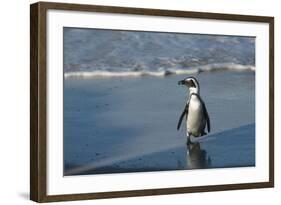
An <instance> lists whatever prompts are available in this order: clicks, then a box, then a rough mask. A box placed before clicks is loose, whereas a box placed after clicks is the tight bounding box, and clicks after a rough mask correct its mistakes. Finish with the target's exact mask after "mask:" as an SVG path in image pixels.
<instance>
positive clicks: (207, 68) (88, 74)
mask: <svg viewBox="0 0 281 205" xmlns="http://www.w3.org/2000/svg"><path fill="white" fill-rule="evenodd" d="M218 71H237V72H243V71H252V72H255V66H252V65H241V64H234V63H222V64H210V65H203V66H197V67H193V68H190V69H183V68H171V69H166V70H161V69H160V70H158V71H149V70H128V71H117V72H116V71H108V70H92V71H76V72H71V71H70V72H65V73H64V77H65V78H71V77H82V78H111V77H143V76H154V77H166V76H170V75H184V74H186V75H191V74H199V73H203V72H218Z"/></svg>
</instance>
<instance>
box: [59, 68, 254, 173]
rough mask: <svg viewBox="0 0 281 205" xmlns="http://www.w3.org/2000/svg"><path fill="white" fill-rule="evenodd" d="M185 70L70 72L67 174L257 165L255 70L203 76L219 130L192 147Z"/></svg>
mask: <svg viewBox="0 0 281 205" xmlns="http://www.w3.org/2000/svg"><path fill="white" fill-rule="evenodd" d="M185 77H186V76H185V75H172V76H168V77H164V78H158V77H149V76H147V77H137V78H66V79H65V81H64V175H80V174H104V173H123V172H137V171H162V170H183V169H197V168H222V167H238V166H239V167H241V166H254V165H255V124H254V123H255V106H254V105H255V93H254V92H255V74H254V72H210V73H201V74H199V76H197V78H198V79H199V82H200V86H201V96H202V98H203V99H204V101H205V103H206V106H207V109H208V112H209V115H210V118H211V126H212V129H211V133H210V134H209V135H208V137H207V138H206V139H204V140H203V141H202V142H201V143H200V144H194V145H193V146H192V147H187V146H186V144H185V143H186V137H185V126H184V123H183V124H182V127H181V130H180V131H177V130H176V125H177V122H178V118H179V116H180V114H181V112H182V109H183V108H184V105H185V101H186V98H187V89H186V88H184V87H181V86H178V85H177V82H178V80H182V79H183V78H185Z"/></svg>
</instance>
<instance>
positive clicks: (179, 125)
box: [177, 103, 189, 130]
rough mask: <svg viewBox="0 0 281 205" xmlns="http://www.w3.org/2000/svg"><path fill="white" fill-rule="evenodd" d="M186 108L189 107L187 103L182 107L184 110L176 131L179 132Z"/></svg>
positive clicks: (186, 112) (186, 111)
mask: <svg viewBox="0 0 281 205" xmlns="http://www.w3.org/2000/svg"><path fill="white" fill-rule="evenodd" d="M188 106H189V103H187V104H186V105H185V107H184V110H183V112H182V114H181V116H180V119H179V122H178V126H177V130H179V129H180V127H181V123H182V119H183V117H184V116H185V115H187V114H188Z"/></svg>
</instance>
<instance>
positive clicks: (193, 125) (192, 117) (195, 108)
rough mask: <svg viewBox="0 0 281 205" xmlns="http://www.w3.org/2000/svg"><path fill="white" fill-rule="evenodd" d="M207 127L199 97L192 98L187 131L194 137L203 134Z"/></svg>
mask: <svg viewBox="0 0 281 205" xmlns="http://www.w3.org/2000/svg"><path fill="white" fill-rule="evenodd" d="M204 125H205V119H204V115H203V109H202V104H201V102H200V100H199V99H198V97H197V96H195V95H193V96H191V99H190V101H189V108H188V115H187V120H186V126H187V131H188V132H189V133H191V134H192V135H194V136H198V135H200V133H201V130H202V128H203V127H204Z"/></svg>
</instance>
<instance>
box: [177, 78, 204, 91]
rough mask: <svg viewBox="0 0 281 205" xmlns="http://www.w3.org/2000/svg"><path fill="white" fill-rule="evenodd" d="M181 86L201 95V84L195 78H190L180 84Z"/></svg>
mask: <svg viewBox="0 0 281 205" xmlns="http://www.w3.org/2000/svg"><path fill="white" fill-rule="evenodd" d="M178 84H179V85H185V86H187V87H188V88H189V91H190V92H194V93H199V83H198V81H197V79H196V78H195V77H188V78H185V79H183V80H181V81H179V82H178Z"/></svg>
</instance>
